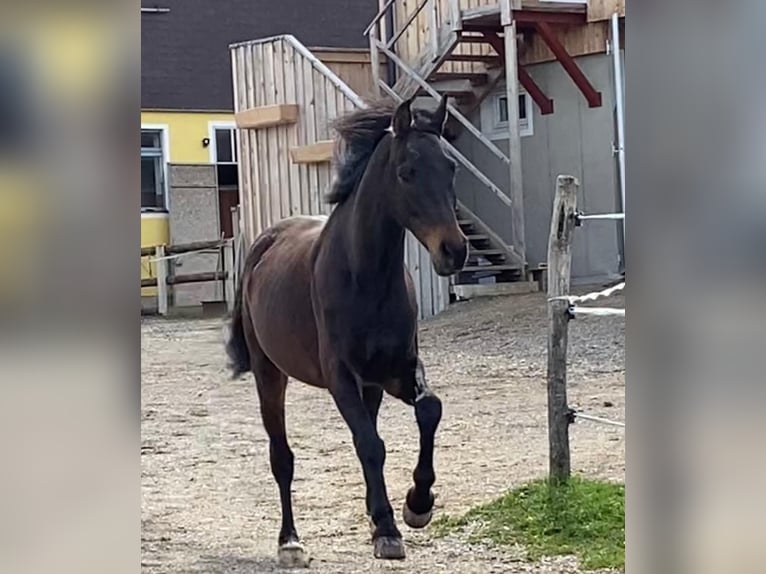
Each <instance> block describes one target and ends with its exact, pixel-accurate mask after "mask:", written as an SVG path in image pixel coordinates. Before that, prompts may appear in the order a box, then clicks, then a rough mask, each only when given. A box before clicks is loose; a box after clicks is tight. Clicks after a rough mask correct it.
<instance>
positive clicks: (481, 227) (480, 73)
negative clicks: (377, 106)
mask: <svg viewBox="0 0 766 574" xmlns="http://www.w3.org/2000/svg"><path fill="white" fill-rule="evenodd" d="M381 4H382V7H381V10H380V12H379V13H378V14H377V16H376V17H375V19H374V20H373V21H372V23H371V24H370V25H369V26H368V28H367V30H365V34H366V35H367V36H368V38H369V41H370V53H371V62H372V69H373V76H374V78H373V79H374V82H375V84H376V85H377V86H378V87H379V89H380V90H381V92H382V93H384V94H386V95H388V96H390V97H391V98H393V99H394V100H395V101H403V100H404V99H407V98H409V97H412V96H417V97H419V98H422V99H424V100H430V101H431V102H432V103H433V102H435V101H436V100H441V98H442V97H444V96H447V97H449V98H450V100H449V102H450V103H449V105H448V111H449V120H448V124H447V129H446V131H445V138H444V139H445V147H446V148H447V149H448V150H449V151H450V153H451V154H452V155H453V156H454V158H455V159H456V161H457V162H458V164H459V166H461V167H462V169H464V170H465V171H467V172H469V173H470V174H471V175H473V176H474V177H475V178H476V180H478V182H479V183H480V187H479V189H481V188H483V189H485V190H486V191H487V192H488V193H491V194H494V196H495V197H496V199H497V200H499V201H500V202H502V203H503V204H504V205H505V206H506V207H507V208H510V213H511V215H510V222H511V226H510V227H511V234H512V235H513V237H512V241H510V242H509V243H506V242H505V241H504V240H503V239H502V238H501V237H500V236H499V235H498V234H496V233H495V232H493V230H492V229H491V228H490V227H489V226H488V225H486V224H485V223H484V222H483V221H482V220H481V219H480V218H479V217H477V216H476V214H474V213H472V212H471V211H470V210H469V209H467V208H466V206H464V205H460V206H459V209H458V217H459V222H460V226H461V228H462V229H463V231H464V232H465V234H466V235H467V236H468V239H469V241H470V251H469V260H468V262H467V263H466V266H465V268H464V269H463V271H462V272H461V273H459V274H458V275H457V276H456V277H455V279H454V283H455V284H458V285H460V284H473V283H483V282H487V281H490V282H514V281H526V280H527V279H528V275H529V270H528V268H527V265H526V257H525V247H524V243H525V241H524V216H523V193H522V190H521V171H520V170H521V166H520V164H521V152H520V140H519V139H518V138H519V134H518V130H515V132H514V133H515V139H514V138H513V137H509V140H510V141H511V142H514V141H515V142H516V143H515V145H514V144H513V143H512V144H511V145H510V146H509V147H510V150H511V153H510V154H506V153H504V152H503V151H502V150H500V149H499V148H498V147H497V146H496V145H495V144H494V143H493V142H492V141H491V140H490V139H489V138H487V137H486V136H485V135H484V134H482V132H481V130H479V129H478V128H477V127H476V126H475V125H474V124H473V123H472V122H471V121H470V120H469V119H468V117H467V116H469V114H471V113H473V112H474V111H475V110H476V108H477V107H478V106H479V105H480V104H481V102H482V101H483V100H484V99H485V98H486V97H487V96H488V95H489V94H490V93H492V92H493V91H494V90H495V89H496V84H497V83H498V80H500V79H501V78H503V77H504V76H505V74H506V68H508V66H509V65H510V62H513V64H512V66H511V67H510V68H508V69H510V70H513V71H514V72H516V71H517V72H518V77H519V81H520V82H521V83H522V85H524V87H525V89H526V90H527V92H528V93H529V94H530V96H531V97H532V98H533V99H534V101H535V102H536V103H537V104H538V106H539V107H540V109H541V111H542V113H552V112H553V104H552V101H551V100H548V99H547V98H546V97H545V95H544V94H543V93H542V91H541V90H540V89H539V88H537V86H536V85H535V84H534V81H533V80H532V78H531V77H530V76H529V75H528V74H527V73H526V72H525V71H524V70H523V68H522V67H521V66H519V67H518V70H517V64H516V62H517V58H518V57H519V55H520V53H521V52H522V51H523V50H524V47H525V45H526V42H527V39H528V36H527V35H525V34H527V33H528V32H529V31H530V30H532V31H534V29H535V28H534V27H535V26H537V25H538V24H539V22H543V24H544V26H548V22H551V23H559V24H584V23H585V22H586V4H585V2H583V3H576V4H573V3H572V2H555V1H548V0H545V1H544V2H543V1H541V0H499V1H498V2H497V3H489V2H486V1H484V0H418V1H416V2H414V4H413V3H411V4H407V5H405V3H404V2H403V1H402V0H387V1H386V2H385V3H383V2H381ZM477 4H483V5H481V6H477ZM413 5H415V7H414V9H413V10H410V9H411V8H413ZM511 6H516V7H519V6H520V7H521V8H520V9H518V10H517V9H516V8H514V9H513V21H514V22H515V26H516V27H515V28H512V27H509V26H508V20H507V17H504V16H503V13H504V12H503V11H504V10H505V11H506V12H505V13H506V14H507V12H508V11H510V10H511ZM393 8H396V9H397V10H402V9H403V10H404V11H405V12H406V14H404V15H402V14H399V16H400V17H401V21H400V24H399V28H398V29H396V28H397V26H396V24H394V30H391V31H390V33H389V31H388V30H387V28H388V26H389V24H388V23H386V22H390V21H396V19H397V15H396V14H393V17H391V16H392V11H393ZM504 18H505V23H504V22H503V20H504ZM525 22H526V25H525ZM424 29H425V30H426V31H425V35H423V34H424V33H423V30H424ZM510 29H513V30H516V38H514V41H513V42H506V38H505V35H504V32H505V31H507V30H510ZM546 30H547V28H546ZM522 32H524V34H522ZM413 34H414V35H415V36H418V37H419V38H420V37H422V39H424V40H425V41H424V42H423V44H422V45H419V50H415V51H413V50H412V49H410V47H409V43H410V41H411V38H412V35H413ZM403 37H406V38H407V42H408V49H407V50H403V51H404V52H409V53H408V54H406V55H402V56H400V55H398V54H397V42H400V41H401V40H402V38H403ZM506 48H509V54H511V56H513V57H512V58H511V57H509V58H506ZM381 56H383V57H385V58H386V59H387V60H388V62H389V65H390V66H391V64H393V65H392V66H391V68H393V69H395V70H396V73H395V78H393V80H394V81H393V82H392V83H391V84H390V83H389V82H388V81H384V79H383V78H382V77H380V73H379V70H380V69H381V68H380V65H379V62H380V58H381ZM388 79H389V80H391V78H388ZM507 90H508V96H509V97H508V98H507V102H508V110H507V111H508V117H517V116H518V98H517V97H516V82H512V87H510V88H507ZM466 133H468V134H470V136H471V137H472V138H474V142H478V144H479V145H478V146H473V147H477V148H478V149H480V150H481V152H480V153H482V154H484V152H485V151H486V158H488V159H485V160H483V161H484V163H488V162H490V161H491V162H496V166H495V168H493V169H492V170H491V172H492V173H503V170H508V172H509V173H510V178H509V179H510V181H511V186H510V189H509V190H508V192H506V191H505V190H504V189H503V186H501V185H498V184H497V183H496V182H494V181H492V179H491V178H490V177H489V176H488V175H487V174H486V173H484V172H483V171H482V170H480V169H478V168H477V167H476V165H474V164H473V163H472V162H471V160H470V159H469V158H468V157H466V156H465V155H464V154H462V153H461V152H460V151H459V150H458V149H457V148H456V147H455V146H454V145H453V142H454V141H455V139H456V137H457V135H459V134H466ZM509 133H510V131H509ZM494 201H495V200H492V202H494ZM487 278H493V279H489V280H488V279H487Z"/></svg>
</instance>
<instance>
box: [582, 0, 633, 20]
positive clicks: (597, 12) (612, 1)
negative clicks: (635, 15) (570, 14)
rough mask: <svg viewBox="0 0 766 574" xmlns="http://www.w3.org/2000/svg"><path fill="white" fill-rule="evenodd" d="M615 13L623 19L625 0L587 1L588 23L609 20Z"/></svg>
mask: <svg viewBox="0 0 766 574" xmlns="http://www.w3.org/2000/svg"><path fill="white" fill-rule="evenodd" d="M615 12H617V14H618V15H619V16H620V17H625V0H588V22H599V21H602V20H609V19H610V18H611V17H612V14H614V13H615Z"/></svg>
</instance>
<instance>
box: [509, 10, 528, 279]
mask: <svg viewBox="0 0 766 574" xmlns="http://www.w3.org/2000/svg"><path fill="white" fill-rule="evenodd" d="M505 2H508V0H505ZM503 42H504V48H505V77H506V82H505V90H506V96H507V98H506V100H507V104H508V118H509V119H510V120H511V121H509V122H508V158H509V159H510V160H511V162H510V166H509V168H510V186H511V189H510V198H511V236H512V239H513V241H512V243H513V250H514V251H515V252H516V255H518V256H519V257H520V258H521V264H522V265H526V262H527V256H526V239H525V233H524V179H523V176H522V169H521V132H520V126H519V121H518V117H519V87H518V82H517V81H516V79H517V78H518V77H519V72H518V54H517V52H516V48H517V46H516V23H515V22H514V21H511V22H510V24H506V25H505V26H503ZM522 273H523V269H522Z"/></svg>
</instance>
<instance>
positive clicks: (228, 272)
mask: <svg viewBox="0 0 766 574" xmlns="http://www.w3.org/2000/svg"><path fill="white" fill-rule="evenodd" d="M223 273H224V280H223V286H224V290H223V292H224V298H225V299H226V308H227V309H228V310H229V311H233V310H234V288H235V283H234V280H235V277H236V272H235V270H234V239H229V240H228V241H227V242H226V243H225V244H224V246H223Z"/></svg>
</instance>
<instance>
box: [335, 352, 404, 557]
mask: <svg viewBox="0 0 766 574" xmlns="http://www.w3.org/2000/svg"><path fill="white" fill-rule="evenodd" d="M334 370H335V372H334V373H333V374H334V375H335V376H334V378H333V381H334V384H333V386H332V388H331V389H330V392H331V393H332V396H333V399H334V400H335V404H336V405H337V406H338V410H339V411H340V414H341V416H343V418H344V420H345V421H346V424H348V426H349V429H351V434H352V435H353V438H354V446H355V447H356V453H357V456H358V457H359V461H360V462H361V464H362V470H363V472H364V479H365V482H366V483H367V506H368V511H369V513H370V515H371V516H372V521H373V523H374V525H375V529H374V532H373V535H372V539H373V547H374V554H375V557H376V558H387V559H401V558H404V557H405V551H404V542H403V541H402V535H401V533H400V532H399V529H398V528H397V527H396V522H395V520H394V512H393V509H392V508H391V503H390V502H389V500H388V494H387V492H386V483H385V479H384V477H383V465H384V463H385V461H386V447H385V444H384V443H383V440H382V439H381V438H380V436H379V435H378V431H377V429H376V426H375V422H374V421H373V419H372V416H371V413H370V412H369V411H368V408H367V405H365V401H364V399H363V397H362V392H361V389H360V388H359V385H358V384H357V382H356V380H355V378H354V377H353V375H351V373H349V372H348V370H347V369H345V368H344V367H343V366H339V367H337V368H336V369H334ZM378 404H379V401H378Z"/></svg>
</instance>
